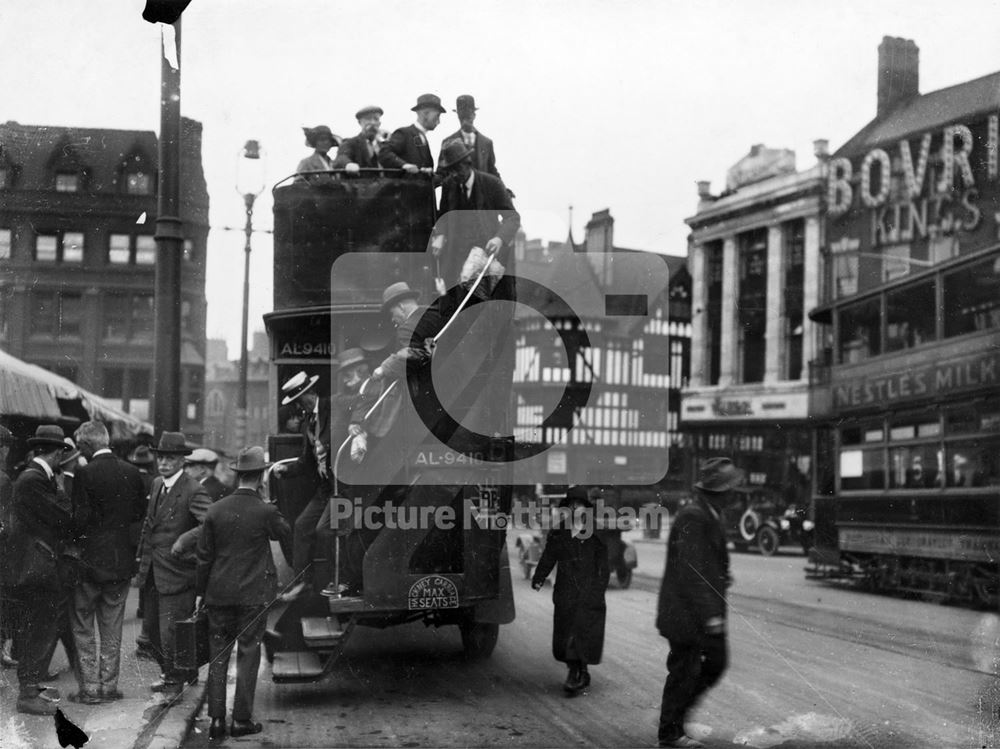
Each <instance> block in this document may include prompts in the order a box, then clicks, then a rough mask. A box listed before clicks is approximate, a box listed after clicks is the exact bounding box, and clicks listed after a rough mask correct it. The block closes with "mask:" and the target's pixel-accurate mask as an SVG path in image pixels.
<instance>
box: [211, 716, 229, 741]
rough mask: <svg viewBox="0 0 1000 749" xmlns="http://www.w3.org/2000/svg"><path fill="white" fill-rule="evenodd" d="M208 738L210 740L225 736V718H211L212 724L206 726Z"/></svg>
mask: <svg viewBox="0 0 1000 749" xmlns="http://www.w3.org/2000/svg"><path fill="white" fill-rule="evenodd" d="M208 738H209V739H210V740H212V741H216V740H218V739H224V738H226V719H225V718H212V725H210V726H209V727H208Z"/></svg>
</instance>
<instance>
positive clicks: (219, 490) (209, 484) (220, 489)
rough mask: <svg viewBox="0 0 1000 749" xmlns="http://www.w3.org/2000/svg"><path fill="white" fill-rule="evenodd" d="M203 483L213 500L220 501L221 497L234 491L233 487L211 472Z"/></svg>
mask: <svg viewBox="0 0 1000 749" xmlns="http://www.w3.org/2000/svg"><path fill="white" fill-rule="evenodd" d="M201 485H202V486H203V487H205V492H206V493H207V494H208V498H209V499H210V500H212V501H213V502H218V501H219V500H220V499H222V498H223V497H225V496H226V495H228V494H230V493H231V492H232V489H230V488H229V487H228V486H226V485H225V484H223V483H222V482H221V481H219V479H218V478H216V477H215V476H212V475H211V474H209V475H208V476H207V477H205V480H204V481H202V482H201Z"/></svg>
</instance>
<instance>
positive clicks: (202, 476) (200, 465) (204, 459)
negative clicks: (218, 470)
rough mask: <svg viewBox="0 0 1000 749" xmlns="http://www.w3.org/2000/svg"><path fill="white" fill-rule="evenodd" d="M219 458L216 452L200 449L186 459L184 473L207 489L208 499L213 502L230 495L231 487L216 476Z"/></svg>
mask: <svg viewBox="0 0 1000 749" xmlns="http://www.w3.org/2000/svg"><path fill="white" fill-rule="evenodd" d="M218 463H219V456H218V455H216V454H215V452H214V451H212V450H209V449H207V448H204V447H199V448H198V449H197V450H194V451H192V452H191V454H190V455H188V456H187V457H186V458H185V459H184V472H185V473H187V475H188V476H190V477H191V478H193V479H194V480H195V481H197V482H198V483H200V484H201V485H202V486H203V487H205V492H206V493H207V494H208V498H209V499H211V500H212V501H213V502H217V501H218V500H220V499H222V498H223V497H225V496H226V495H227V494H229V487H228V486H226V485H225V484H223V483H222V482H221V481H219V479H217V478H216V476H215V466H216V465H218Z"/></svg>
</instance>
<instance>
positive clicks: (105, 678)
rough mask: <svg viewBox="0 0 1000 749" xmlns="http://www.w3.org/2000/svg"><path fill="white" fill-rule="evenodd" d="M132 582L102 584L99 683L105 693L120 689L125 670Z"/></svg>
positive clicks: (98, 616)
mask: <svg viewBox="0 0 1000 749" xmlns="http://www.w3.org/2000/svg"><path fill="white" fill-rule="evenodd" d="M128 589H129V581H128V580H116V581H111V582H106V583H102V584H101V595H100V597H99V598H98V601H97V628H98V631H99V632H100V633H101V665H100V668H99V670H98V679H99V681H100V685H101V690H102V691H103V692H104V693H108V692H113V691H115V690H116V689H118V674H119V670H120V668H121V654H122V625H123V624H124V622H125V603H126V601H127V600H128Z"/></svg>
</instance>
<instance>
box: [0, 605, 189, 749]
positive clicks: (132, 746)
mask: <svg viewBox="0 0 1000 749" xmlns="http://www.w3.org/2000/svg"><path fill="white" fill-rule="evenodd" d="M138 602H139V593H138V590H137V589H136V588H131V589H130V591H129V599H128V603H127V604H126V609H125V624H124V626H123V629H122V663H121V676H120V678H119V685H118V688H119V689H120V690H121V691H122V692H123V693H124V694H125V699H123V700H119V701H118V702H111V703H104V704H100V705H80V704H77V703H75V702H71V701H70V700H69V695H70V693H71V692H75V691H77V687H78V685H77V683H76V679H75V678H74V676H73V674H72V671H71V670H70V668H69V664H68V661H67V658H66V654H65V652H64V650H63V648H62V645H59V646H58V647H57V648H56V653H55V655H54V656H53V658H52V665H51V666H50V670H51V671H53V672H55V671H58V672H59V678H58V679H55V680H53V681H51V682H49V686H53V687H55V688H57V689H58V690H59V693H60V695H61V700H60V703H59V709H60V710H62V712H63V714H64V715H65V717H66V718H68V719H69V720H71V721H72V722H73V723H74V724H76V725H77V726H79V727H80V728H81V729H83V731H84V732H85V733H87V734H88V736H89V737H90V740H89V741H88V743H87V746H88V747H101V749H105V748H108V749H119V748H120V749H176V748H177V747H180V745H181V742H182V741H183V740H184V738H185V736H186V735H187V732H188V730H189V727H190V725H191V723H192V721H193V720H194V719H195V717H196V716H197V714H198V712H199V710H200V709H201V705H202V701H203V692H204V685H205V682H206V679H207V676H208V667H207V666H205V667H202V669H201V673H200V674H199V679H198V683H197V684H196V685H191V686H188V687H186V688H185V689H184V691H183V692H182V693H181V694H180V695H179V696H178V697H176V698H174V699H172V700H169V701H168V700H167V699H165V698H164V697H163V696H162V695H159V694H154V693H152V692H150V691H149V686H150V684H152V683H153V682H154V681H157V680H158V679H159V678H160V669H159V666H157V664H156V663H155V662H153V661H149V660H145V659H141V658H137V657H136V655H135V640H136V636H137V635H138V634H139V631H140V622H139V620H138V619H137V618H136V616H135V613H136V606H137V605H138ZM16 702H17V674H16V672H15V671H13V670H9V669H4V670H0V746H2V747H4V749H48V748H49V747H53V748H54V747H59V746H60V744H59V741H58V738H57V736H56V729H55V721H54V720H53V718H51V717H47V716H35V715H25V714H22V713H18V712H17V711H16V708H15V705H16Z"/></svg>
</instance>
